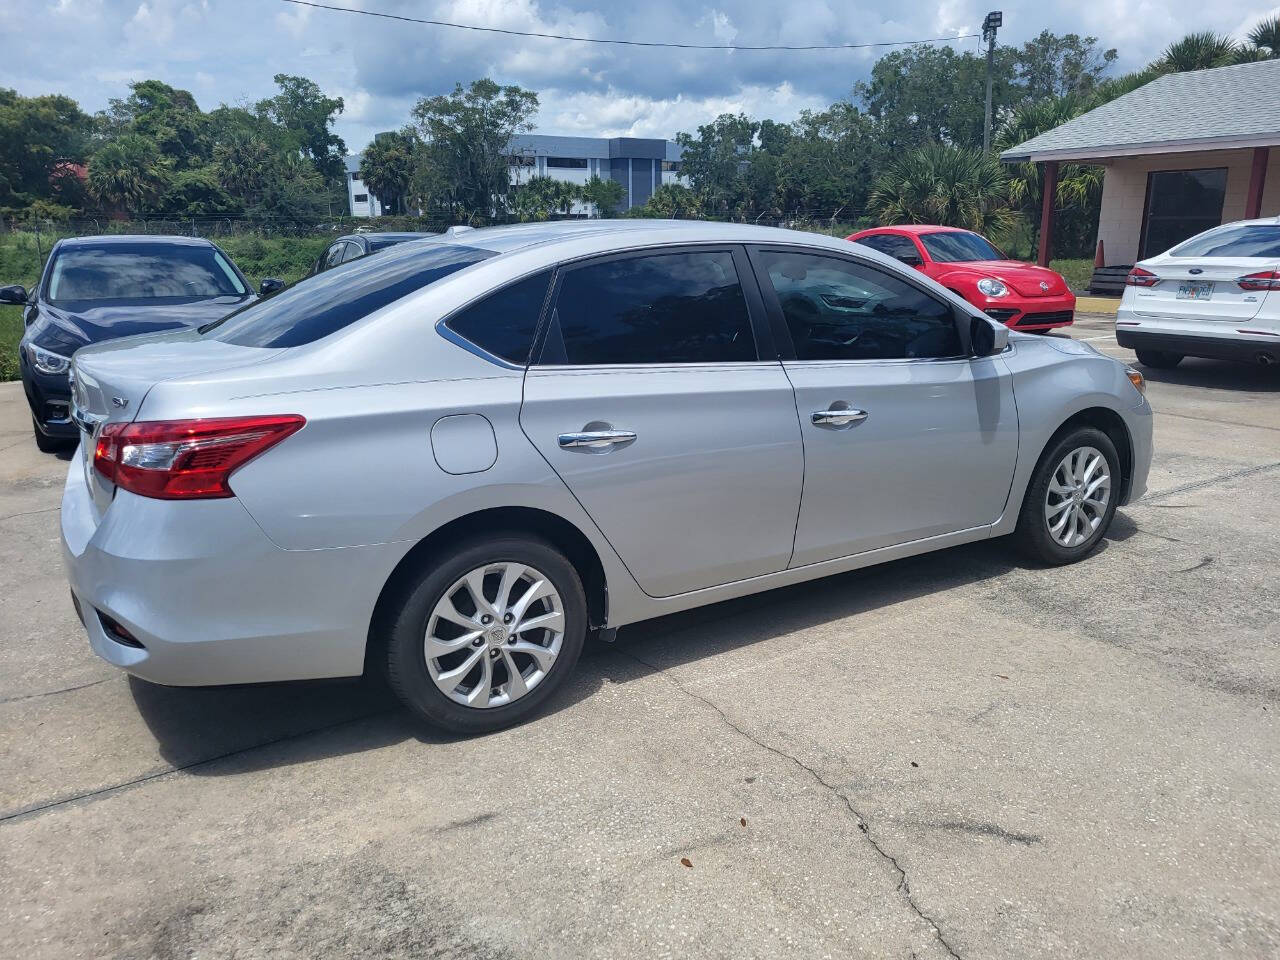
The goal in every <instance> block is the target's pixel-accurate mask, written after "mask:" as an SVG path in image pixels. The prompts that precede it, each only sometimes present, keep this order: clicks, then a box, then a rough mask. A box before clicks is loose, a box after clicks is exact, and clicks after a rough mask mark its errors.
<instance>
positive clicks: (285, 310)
mask: <svg viewBox="0 0 1280 960" xmlns="http://www.w3.org/2000/svg"><path fill="white" fill-rule="evenodd" d="M492 256H494V253H493V251H492V250H480V249H478V248H476V247H463V246H456V245H447V244H440V243H430V244H422V245H419V244H414V243H405V244H401V245H399V246H396V247H393V248H392V249H390V250H388V251H387V252H386V253H385V254H381V255H379V256H376V257H361V258H359V259H356V260H351V261H348V262H347V263H343V264H339V265H338V266H336V267H334V268H333V269H332V270H326V271H325V272H324V273H320V274H317V275H315V276H312V277H306V278H304V279H302V280H300V281H298V282H297V283H295V284H294V285H293V286H291V287H286V288H285V289H283V290H281V291H280V292H279V293H277V294H274V295H273V296H270V297H266V298H264V299H262V300H259V301H258V302H257V303H253V304H250V305H249V306H247V307H242V308H241V309H239V310H237V311H235V312H234V313H232V314H230V315H229V316H227V317H224V318H223V319H222V320H219V321H217V322H216V323H212V324H208V325H206V326H204V327H202V328H201V332H202V333H206V334H208V335H209V336H211V337H213V338H214V339H217V340H223V341H226V342H227V343H234V344H237V345H239V346H242V347H296V346H300V345H301V344H304V343H311V342H313V341H315V340H319V339H320V338H321V337H327V336H328V335H329V334H331V333H334V332H335V331H338V330H341V329H342V328H343V327H346V326H350V325H351V324H353V323H355V322H356V321H357V320H361V319H363V318H364V317H367V316H368V315H369V314H371V313H373V312H374V311H375V310H380V309H382V308H383V307H385V306H387V305H388V304H391V303H395V302H396V301H397V300H399V299H401V298H402V297H406V296H408V295H409V294H411V293H413V292H414V291H416V290H421V289H422V288H423V287H426V286H429V285H430V284H433V283H435V282H436V281H437V280H440V279H441V278H443V277H447V276H448V275H449V274H451V273H456V272H457V271H458V270H461V269H463V268H464V267H469V266H471V264H473V263H479V262H480V261H481V260H487V259H488V258H489V257H492Z"/></svg>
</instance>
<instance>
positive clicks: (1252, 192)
mask: <svg viewBox="0 0 1280 960" xmlns="http://www.w3.org/2000/svg"><path fill="white" fill-rule="evenodd" d="M1270 154H1271V148H1270V147H1254V148H1253V167H1252V169H1250V171H1249V192H1248V194H1246V195H1245V201H1244V218H1245V219H1246V220H1257V219H1258V218H1259V217H1260V216H1262V191H1263V189H1264V188H1265V187H1266V185H1267V161H1268V160H1269V159H1270Z"/></svg>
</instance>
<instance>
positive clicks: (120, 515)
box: [62, 221, 1151, 731]
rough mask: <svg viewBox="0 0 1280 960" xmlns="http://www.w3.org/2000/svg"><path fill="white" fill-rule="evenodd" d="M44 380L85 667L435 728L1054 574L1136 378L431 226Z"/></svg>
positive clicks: (672, 254) (950, 332) (1084, 360)
mask: <svg viewBox="0 0 1280 960" xmlns="http://www.w3.org/2000/svg"><path fill="white" fill-rule="evenodd" d="M72 376H73V381H74V388H73V393H74V396H73V401H74V403H73V406H74V415H75V419H76V422H77V423H78V425H79V427H80V429H81V431H82V441H81V444H80V451H79V454H78V455H77V457H76V458H75V460H74V461H73V463H72V464H71V469H70V471H69V473H68V476H67V487H66V493H65V496H64V500H63V508H62V534H63V541H64V547H65V556H66V562H67V568H68V571H69V577H70V581H71V590H72V595H73V597H74V599H75V603H76V606H77V608H78V610H79V612H80V614H81V617H82V619H83V621H84V624H85V627H86V629H87V631H88V634H89V641H90V643H91V645H92V646H93V649H94V650H95V651H97V653H98V654H99V655H100V656H102V657H103V658H105V659H106V660H108V661H110V662H111V663H113V664H116V665H117V666H119V667H122V668H123V669H125V670H127V671H129V672H130V673H133V674H135V675H137V676H139V677H142V678H144V679H147V680H151V681H154V682H157V683H164V684H176V685H204V684H226V683H243V682H258V681H273V680H293V679H303V678H318V677H340V676H352V675H358V674H361V673H363V672H365V671H366V670H381V671H385V672H386V674H387V675H388V676H389V679H390V682H391V685H392V687H393V688H394V689H395V690H396V692H397V693H398V694H399V696H400V697H401V698H402V699H403V701H404V702H405V704H407V705H408V707H409V708H410V709H411V710H413V711H414V712H416V713H417V714H418V715H420V716H421V717H423V718H425V719H427V720H429V721H431V722H433V723H436V724H439V725H443V726H446V727H449V728H452V729H454V730H460V731H482V730H489V729H494V728H496V727H499V726H502V725H505V724H509V723H512V722H515V721H517V720H519V719H521V718H523V717H525V716H527V715H529V714H530V713H532V712H533V711H536V710H537V709H538V708H539V706H540V705H541V704H542V703H543V702H544V701H545V700H546V699H547V697H549V696H551V695H552V693H553V692H554V691H555V689H556V688H557V687H558V686H560V685H561V684H562V683H563V682H564V680H565V677H566V676H567V675H568V674H569V673H570V671H571V670H572V669H573V667H574V663H575V662H576V660H577V659H578V655H579V652H580V651H581V649H582V645H583V642H584V638H585V637H586V635H587V634H588V633H589V632H597V633H599V634H601V635H603V636H604V637H605V638H607V639H608V638H612V636H613V633H614V631H616V630H617V628H618V627H620V626H623V625H625V624H629V623H635V622H636V621H639V620H644V619H646V618H649V617H655V616H659V615H662V614H667V613H672V612H675V611H679V610H685V609H688V608H691V607H696V606H700V605H703V604H709V603H715V602H717V601H720V600H725V599H729V598H732V597H739V596H743V595H745V594H749V593H755V592H757V591H762V590H769V589H772V588H774V587H779V586H783V585H786V584H792V583H796V582H799V581H802V580H809V579H812V578H815V577H822V576H827V575H830V574H834V573H840V572H842V571H846V570H852V569H855V568H858V567H864V566H867V565H870V564H875V563H880V562H883V561H886V560H893V559H897V558H900V557H906V556H910V555H913V554H919V553H923V552H925V551H930V550H938V549H942V548H945V547H950V546H954V545H956V544H962V543H968V542H971V541H975V540H982V539H986V538H991V537H1000V536H1005V535H1010V536H1011V537H1012V538H1013V539H1014V540H1016V541H1017V543H1018V544H1019V545H1020V546H1021V547H1022V548H1023V550H1024V551H1025V552H1026V553H1027V554H1028V555H1029V556H1030V557H1032V558H1034V560H1035V561H1036V562H1039V563H1046V564H1064V563H1070V562H1072V561H1075V560H1079V559H1081V558H1083V557H1085V556H1087V555H1088V554H1089V553H1090V551H1092V550H1093V549H1094V548H1095V547H1096V546H1097V545H1098V543H1099V542H1100V541H1101V539H1102V538H1103V537H1104V536H1105V534H1106V532H1107V528H1108V526H1109V524H1110V523H1111V520H1112V517H1113V515H1114V513H1115V510H1116V507H1117V506H1119V505H1121V504H1123V503H1126V502H1128V501H1130V500H1132V499H1134V498H1136V497H1138V496H1139V495H1141V493H1142V492H1143V490H1144V488H1145V484H1146V479H1147V469H1148V465H1149V462H1150V457H1151V409H1150V407H1149V406H1148V404H1147V402H1146V400H1145V399H1144V397H1143V394H1142V387H1143V382H1142V378H1141V376H1140V375H1139V374H1137V373H1136V372H1135V371H1133V370H1131V369H1128V368H1126V367H1125V366H1124V365H1122V364H1120V363H1118V362H1116V361H1115V360H1112V359H1109V358H1107V357H1104V356H1102V355H1100V354H1098V353H1097V352H1095V351H1094V350H1092V349H1091V348H1090V347H1089V346H1088V345H1087V344H1080V343H1076V342H1074V341H1071V340H1065V339H1057V338H1046V337H1035V336H1028V335H1023V334H1019V333H1016V332H1014V333H1011V332H1010V331H1008V330H1007V329H1006V328H1005V327H1003V326H1002V325H1000V324H998V323H994V322H992V321H990V320H989V319H988V318H986V317H984V316H983V315H982V314H981V313H978V312H976V311H975V308H973V307H971V306H969V305H968V304H966V303H965V302H964V301H963V300H961V299H960V298H958V297H956V296H954V295H953V294H951V293H950V292H948V291H947V290H945V289H943V288H942V287H940V286H938V285H937V284H935V283H933V282H932V281H930V280H929V279H927V278H926V277H924V276H922V275H921V274H919V273H918V272H916V271H913V270H911V269H909V268H904V267H903V266H902V265H901V264H898V263H897V262H895V261H893V260H890V259H889V258H887V257H885V256H883V255H881V254H878V253H876V252H875V251H872V250H869V249H867V248H864V247H861V246H859V245H856V244H850V243H846V242H845V241H842V240H834V239H830V238H826V237H821V236H816V235H813V234H808V233H795V232H789V231H783V230H773V229H767V228H758V227H747V226H735V225H726V224H711V223H672V222H663V221H628V222H614V223H610V222H601V221H585V222H578V223H565V224H549V225H529V226H519V227H502V228H493V229H486V230H474V231H468V230H458V229H455V230H452V231H450V232H448V233H447V234H445V235H442V236H440V237H437V238H432V239H427V240H420V241H412V242H408V243H405V244H402V245H400V246H398V247H395V248H393V249H392V250H389V251H387V252H386V253H384V254H382V255H381V256H379V257H371V258H367V259H363V260H355V261H352V262H350V263H347V264H343V265H341V266H338V267H336V268H335V269H333V270H329V271H326V272H324V273H322V274H320V275H318V276H314V277H310V278H308V279H306V280H304V281H302V282H300V283H298V284H296V285H295V286H293V287H291V288H288V289H286V290H284V291H282V292H280V293H278V294H276V295H275V296H273V297H270V298H267V299H264V300H262V301H260V302H258V303H255V304H253V305H251V306H249V307H246V308H245V309H243V310H241V311H240V312H238V313H235V314H232V315H231V316H230V317H228V318H226V319H225V320H222V321H219V322H216V323H213V324H209V325H207V326H205V327H203V328H201V329H199V330H192V331H185V332H181V333H175V334H169V335H159V336H150V337H142V338H132V339H127V340H120V341H115V342H112V343H109V344H103V345H100V346H95V347H90V348H86V349H83V350H80V351H79V352H77V353H76V355H75V358H74V363H73V370H72Z"/></svg>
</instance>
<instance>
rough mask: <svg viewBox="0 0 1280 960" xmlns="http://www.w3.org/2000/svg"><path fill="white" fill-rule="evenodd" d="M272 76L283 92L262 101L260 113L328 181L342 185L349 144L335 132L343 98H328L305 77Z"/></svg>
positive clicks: (278, 74)
mask: <svg viewBox="0 0 1280 960" xmlns="http://www.w3.org/2000/svg"><path fill="white" fill-rule="evenodd" d="M273 79H274V80H275V83H276V86H277V87H279V88H280V92H279V93H278V94H276V95H275V96H274V97H271V98H270V99H267V100H262V101H259V103H258V106H257V111H258V114H259V116H262V117H264V118H266V119H269V120H270V121H271V122H272V123H275V124H276V125H278V126H279V127H280V128H281V129H282V130H283V131H284V132H285V134H286V135H287V137H288V138H289V140H290V142H291V143H292V144H293V146H294V148H295V149H296V150H298V152H299V153H301V154H302V155H303V156H305V157H307V158H308V159H310V161H311V164H312V166H313V168H314V169H315V170H316V171H317V172H319V174H320V176H321V177H323V178H324V179H325V180H326V181H327V182H328V183H330V184H332V185H339V184H342V181H343V178H344V177H345V175H346V166H345V163H344V160H343V158H344V157H346V155H347V146H346V144H345V143H343V142H342V138H341V137H340V136H338V135H337V134H336V133H334V132H333V125H334V123H335V122H337V118H338V115H339V114H340V113H342V110H343V106H344V105H343V102H342V98H341V97H326V96H325V95H324V92H323V91H322V90H321V89H320V85H319V84H317V83H316V82H315V81H314V80H308V79H307V78H306V77H296V76H293V75H291V74H287V73H277V74H276V75H275V77H274V78H273Z"/></svg>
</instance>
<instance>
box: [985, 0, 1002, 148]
mask: <svg viewBox="0 0 1280 960" xmlns="http://www.w3.org/2000/svg"><path fill="white" fill-rule="evenodd" d="M1003 23H1004V14H1003V13H1001V12H1000V11H999V10H992V11H991V12H990V13H988V14H987V18H986V19H985V20H983V21H982V39H983V40H985V41H987V112H986V115H985V116H984V118H983V121H982V152H983V153H984V154H986V153H990V152H991V70H992V68H993V66H994V65H995V59H996V30H998V29H999V28H1000V26H1001V25H1002V24H1003Z"/></svg>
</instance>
